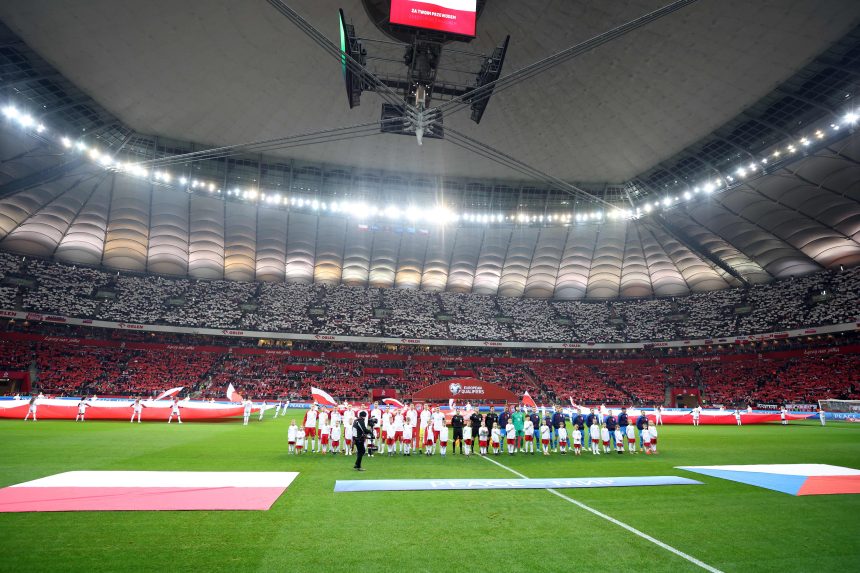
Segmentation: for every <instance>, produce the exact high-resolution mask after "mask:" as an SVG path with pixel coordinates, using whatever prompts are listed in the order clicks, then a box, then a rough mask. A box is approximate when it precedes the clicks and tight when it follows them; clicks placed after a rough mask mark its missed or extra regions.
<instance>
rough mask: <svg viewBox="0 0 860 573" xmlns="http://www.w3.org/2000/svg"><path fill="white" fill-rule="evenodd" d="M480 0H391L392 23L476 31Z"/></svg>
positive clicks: (467, 33)
mask: <svg viewBox="0 0 860 573" xmlns="http://www.w3.org/2000/svg"><path fill="white" fill-rule="evenodd" d="M476 13H477V0H391V14H390V17H389V21H390V22H391V23H392V24H402V25H404V26H412V27H414V28H424V29H427V30H437V31H439V32H449V33H451V34H460V35H462V36H474V35H475V21H476V18H477V14H476Z"/></svg>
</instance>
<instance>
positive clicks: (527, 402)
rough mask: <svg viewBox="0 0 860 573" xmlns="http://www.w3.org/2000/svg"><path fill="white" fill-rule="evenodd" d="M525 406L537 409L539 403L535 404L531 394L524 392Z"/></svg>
mask: <svg viewBox="0 0 860 573" xmlns="http://www.w3.org/2000/svg"><path fill="white" fill-rule="evenodd" d="M523 406H526V407H528V408H534V409H535V410H537V404H535V401H534V400H533V399H532V397H531V396H529V393H528V392H526V393H525V394H523Z"/></svg>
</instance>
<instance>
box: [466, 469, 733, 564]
mask: <svg viewBox="0 0 860 573" xmlns="http://www.w3.org/2000/svg"><path fill="white" fill-rule="evenodd" d="M481 457H482V458H484V459H485V460H487V461H488V462H492V463H494V464H496V465H497V466H499V467H500V468H502V469H506V470H508V471H509V472H511V473H512V474H515V475H518V476H520V477H521V478H523V479H529V478H528V477H527V476H525V475H523V474H521V473H520V472H518V471H516V470H514V469H511V468H509V467H508V466H506V465H504V464H502V463H499V462H497V461H496V460H494V459H491V458H489V457H487V456H481ZM546 491H548V492H550V493H551V494H553V495H556V496H558V497H560V498H561V499H564V500H566V501H569V502H570V503H572V504H573V505H575V506H577V507H580V508H582V509H584V510H585V511H587V512H589V513H593V514H594V515H596V516H597V517H600V518H602V519H605V520H606V521H608V522H610V523H614V524H615V525H617V526H619V527H623V528H624V529H626V530H627V531H629V532H630V533H633V534H634V535H638V536H639V537H641V538H642V539H645V540H646V541H650V542H651V543H653V544H654V545H656V546H658V547H662V548H663V549H665V550H666V551H668V552H670V553H674V554H675V555H677V556H678V557H680V558H682V559H686V560H687V561H689V562H690V563H692V564H694V565H698V566H699V567H701V568H702V569H704V570H705V571H710V573H723V572H722V571H720V570H719V569H717V568H716V567H711V566H710V565H708V564H707V563H705V562H704V561H699V560H698V559H696V558H695V557H693V556H692V555H688V554H686V553H684V552H683V551H681V550H680V549H675V548H674V547H672V546H671V545H668V544H666V543H663V542H662V541H660V540H659V539H656V538H654V537H651V536H650V535H648V534H647V533H645V532H642V531H639V530H638V529H636V528H635V527H633V526H631V525H627V524H626V523H624V522H623V521H618V520H617V519H615V518H614V517H611V516H609V515H606V514H605V513H603V512H600V511H598V510H596V509H594V508H593V507H590V506H588V505H585V504H584V503H582V502H581V501H576V500H575V499H573V498H572V497H568V496H566V495H564V494H563V493H560V492H558V491H556V490H554V489H551V488H546Z"/></svg>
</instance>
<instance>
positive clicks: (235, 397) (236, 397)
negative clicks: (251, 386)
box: [227, 382, 245, 402]
mask: <svg viewBox="0 0 860 573" xmlns="http://www.w3.org/2000/svg"><path fill="white" fill-rule="evenodd" d="M227 399H228V400H230V401H231V402H244V401H245V399H244V398H242V395H241V394H239V393H238V392H236V389H235V388H233V383H232V382H231V383H230V385H229V386H227Z"/></svg>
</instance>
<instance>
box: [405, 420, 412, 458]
mask: <svg viewBox="0 0 860 573" xmlns="http://www.w3.org/2000/svg"><path fill="white" fill-rule="evenodd" d="M403 455H404V456H409V455H412V426H411V425H410V424H408V423H407V424H405V425H404V426H403Z"/></svg>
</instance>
